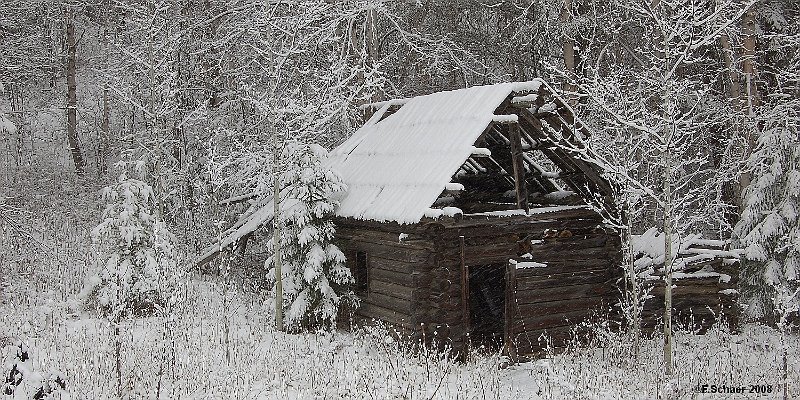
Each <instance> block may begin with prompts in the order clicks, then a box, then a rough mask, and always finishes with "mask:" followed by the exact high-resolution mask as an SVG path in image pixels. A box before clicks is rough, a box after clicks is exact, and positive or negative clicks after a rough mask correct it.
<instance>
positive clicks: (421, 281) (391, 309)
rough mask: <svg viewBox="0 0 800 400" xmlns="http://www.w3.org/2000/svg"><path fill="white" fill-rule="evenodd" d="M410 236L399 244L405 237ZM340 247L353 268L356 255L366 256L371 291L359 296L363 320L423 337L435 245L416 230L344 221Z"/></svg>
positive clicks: (338, 225)
mask: <svg viewBox="0 0 800 400" xmlns="http://www.w3.org/2000/svg"><path fill="white" fill-rule="evenodd" d="M401 233H403V234H406V235H408V237H407V238H404V240H402V241H401V240H400V234H401ZM336 237H337V240H338V245H339V246H340V248H341V249H342V251H343V252H344V253H345V255H346V256H347V258H348V265H352V263H353V261H354V260H355V258H356V257H355V254H356V252H359V251H361V252H365V253H366V254H367V265H368V271H369V272H368V280H369V283H368V291H367V293H365V294H364V295H360V296H359V297H360V298H361V306H360V307H359V309H358V310H357V311H356V315H357V317H359V318H360V319H362V320H367V321H369V320H372V319H375V320H380V321H384V322H387V323H390V324H393V325H395V326H397V327H399V328H402V329H404V330H407V332H408V333H409V334H411V335H412V336H413V337H419V336H420V335H421V327H422V326H423V324H425V323H426V322H428V321H427V320H426V319H425V317H426V315H425V314H424V312H420V310H424V309H425V308H426V304H427V299H428V297H429V294H428V287H427V286H428V285H430V282H431V280H430V274H429V271H430V266H431V265H432V264H433V262H434V252H433V243H432V242H431V241H429V240H427V239H426V237H425V231H424V229H423V228H421V227H420V226H417V225H404V226H401V225H398V224H390V223H385V224H382V223H376V222H367V221H355V220H351V219H339V220H337V221H336Z"/></svg>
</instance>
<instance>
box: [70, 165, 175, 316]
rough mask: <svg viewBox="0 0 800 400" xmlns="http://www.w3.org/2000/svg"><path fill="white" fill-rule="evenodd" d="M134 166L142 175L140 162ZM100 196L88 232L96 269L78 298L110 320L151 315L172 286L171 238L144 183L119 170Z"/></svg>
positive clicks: (160, 304)
mask: <svg viewBox="0 0 800 400" xmlns="http://www.w3.org/2000/svg"><path fill="white" fill-rule="evenodd" d="M121 166H122V167H123V168H124V167H125V164H124V163H123V164H122V165H121ZM136 167H137V168H136V169H138V170H140V171H141V169H142V164H141V163H138V164H136ZM102 195H103V198H104V199H105V201H106V203H107V205H106V208H105V210H104V211H103V214H102V218H103V220H102V222H100V224H99V225H97V227H95V228H94V229H93V230H92V240H93V241H94V242H95V243H96V244H98V245H99V249H100V252H101V256H100V263H101V267H100V269H99V271H98V272H97V273H96V274H95V275H94V276H91V277H90V278H89V279H88V282H87V285H86V287H85V288H84V289H83V291H82V292H81V294H80V295H79V297H80V299H81V300H83V302H84V305H86V306H87V308H90V309H95V308H96V309H97V310H99V311H100V313H101V314H102V315H103V316H105V317H106V318H108V319H109V320H110V321H112V322H119V321H121V320H122V319H124V318H128V317H140V316H148V315H153V314H154V313H156V312H157V311H158V310H160V309H161V308H163V307H164V306H166V305H167V302H168V301H169V299H170V292H171V288H173V287H174V279H173V278H174V277H175V276H176V274H175V273H176V257H175V246H174V243H175V237H174V236H173V235H172V234H171V233H170V232H169V231H168V230H167V227H166V225H165V224H164V222H163V221H162V220H160V218H159V217H158V215H157V212H156V205H155V198H154V195H153V189H152V188H151V187H150V185H148V184H147V183H145V182H144V181H142V180H139V179H133V178H129V177H128V174H127V172H123V173H122V174H121V175H120V177H119V179H118V181H117V182H116V183H115V184H113V185H111V186H107V187H105V188H104V189H103V191H102Z"/></svg>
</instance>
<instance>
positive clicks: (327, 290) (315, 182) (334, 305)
mask: <svg viewBox="0 0 800 400" xmlns="http://www.w3.org/2000/svg"><path fill="white" fill-rule="evenodd" d="M326 157H327V152H326V151H325V149H323V148H322V147H320V146H318V145H313V144H312V145H306V144H299V143H297V142H288V143H287V144H286V146H285V147H284V151H283V157H282V158H283V160H284V161H285V163H284V165H283V168H284V171H283V173H282V174H281V177H280V185H281V187H282V189H281V193H282V196H283V198H282V199H281V202H280V218H279V222H280V225H281V228H280V230H279V232H280V247H281V248H280V254H281V266H282V274H281V275H282V277H283V279H282V282H283V310H284V316H285V317H284V326H285V327H286V328H288V329H289V330H292V331H300V330H306V329H329V328H331V327H333V324H334V323H335V321H336V316H337V314H338V311H339V307H340V306H346V307H355V306H357V305H358V303H357V301H358V299H357V298H356V297H355V295H354V294H353V292H352V291H351V290H350V285H351V284H352V283H353V275H352V274H351V273H350V270H349V269H348V268H347V267H346V266H345V264H344V261H345V257H344V254H343V253H342V252H341V250H339V248H338V247H337V246H336V245H335V244H333V243H332V241H333V237H334V233H335V227H334V225H333V222H332V221H331V217H332V216H333V213H334V211H335V209H336V207H337V206H338V201H337V200H336V199H335V196H336V194H337V193H340V192H343V191H344V190H345V189H346V188H345V185H344V184H343V183H342V182H341V179H340V178H339V176H338V175H337V174H336V173H335V172H333V171H331V170H330V169H328V168H325V167H324V165H323V160H324V159H325V158H326ZM272 243H273V242H272V241H270V245H269V247H270V251H272V252H273V254H274V245H273V244H272ZM265 267H266V268H267V269H268V273H267V279H268V281H269V282H270V284H272V285H273V290H274V284H275V270H274V257H273V256H271V257H269V258H268V259H267V260H266V262H265ZM276 301H277V299H276Z"/></svg>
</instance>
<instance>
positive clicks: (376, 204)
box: [329, 80, 543, 224]
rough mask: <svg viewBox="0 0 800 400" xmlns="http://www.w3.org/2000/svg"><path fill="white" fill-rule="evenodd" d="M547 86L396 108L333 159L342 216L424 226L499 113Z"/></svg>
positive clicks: (455, 94)
mask: <svg viewBox="0 0 800 400" xmlns="http://www.w3.org/2000/svg"><path fill="white" fill-rule="evenodd" d="M542 83H543V82H542V81H541V80H534V81H530V82H516V83H504V84H497V85H490V86H475V87H471V88H466V89H459V90H452V91H447V92H438V93H433V94H429V95H425V96H419V97H414V98H412V99H407V100H405V101H404V102H403V103H402V105H401V106H400V109H399V110H397V111H396V112H394V113H393V114H391V115H389V116H387V117H386V118H383V119H381V118H382V117H383V116H384V115H385V114H386V112H387V111H388V109H389V107H391V106H393V105H394V106H397V104H395V103H392V102H386V103H385V104H382V105H381V106H382V107H381V108H380V109H379V110H378V111H377V112H376V113H375V115H374V116H373V117H372V118H371V119H370V120H369V121H368V122H367V123H366V124H365V125H364V126H363V127H361V129H359V130H358V131H356V133H355V134H354V135H353V136H352V137H350V139H348V140H347V141H345V142H344V143H342V144H341V145H340V146H339V147H337V148H336V149H334V150H333V151H332V152H331V153H330V159H329V165H330V166H331V167H332V168H334V169H335V170H337V171H338V172H339V174H341V177H342V180H343V181H344V183H346V184H347V186H348V191H347V193H346V195H345V196H344V198H342V199H341V203H340V205H339V209H338V212H337V214H338V215H339V216H342V217H352V218H356V219H369V220H375V221H395V222H399V223H405V224H409V223H416V222H419V221H420V220H421V219H422V218H423V217H424V216H425V215H426V212H428V210H429V209H430V207H431V206H432V205H433V203H434V201H436V199H437V197H439V195H440V194H441V193H442V191H443V190H444V189H445V185H447V184H448V183H450V180H451V178H452V176H453V174H455V173H456V171H457V170H458V169H459V167H461V165H463V164H464V162H465V161H466V160H467V158H469V156H470V155H471V154H472V152H473V151H474V147H473V144H474V143H475V141H476V140H477V139H478V138H479V137H480V135H481V133H483V132H484V130H485V129H486V128H487V126H489V124H490V123H492V121H494V120H496V117H495V116H494V111H495V110H496V109H497V108H498V107H499V106H500V105H501V103H502V102H503V101H504V100H505V99H506V98H507V97H508V96H509V95H510V94H512V93H513V92H516V91H537V90H538V89H539V86H541V84H542Z"/></svg>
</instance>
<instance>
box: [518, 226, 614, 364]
mask: <svg viewBox="0 0 800 400" xmlns="http://www.w3.org/2000/svg"><path fill="white" fill-rule="evenodd" d="M530 254H531V255H532V256H533V257H532V259H530V261H535V262H537V263H541V264H544V265H546V266H541V267H529V268H515V270H514V275H515V277H514V280H513V281H512V282H509V284H510V285H511V288H510V292H512V296H511V297H512V299H511V304H509V310H510V311H511V315H509V316H507V319H508V320H509V332H508V335H509V337H510V340H511V345H512V346H513V347H514V348H515V350H516V352H517V353H518V354H527V353H534V352H537V351H540V350H542V349H543V348H545V347H546V346H547V345H548V342H547V341H545V340H544V337H543V335H544V336H546V337H548V338H549V339H550V340H551V342H549V344H551V345H553V346H555V347H560V346H562V345H563V344H564V343H565V342H566V341H567V340H570V338H571V332H570V331H571V329H572V328H573V327H574V326H576V325H577V324H579V323H581V322H583V321H585V320H587V319H591V318H592V317H594V316H596V313H605V314H608V313H609V312H611V310H612V309H614V307H613V305H614V304H616V303H617V302H618V299H619V298H620V297H621V292H620V290H619V288H618V286H617V282H618V280H619V278H621V276H622V272H621V270H620V268H619V262H620V241H619V237H618V236H616V235H613V234H609V233H605V232H603V233H594V234H586V235H580V236H571V237H567V238H559V237H555V238H551V239H545V240H544V242H543V243H541V244H536V245H534V246H533V247H532V249H531V251H530ZM518 260H519V261H522V262H524V261H527V260H525V259H518Z"/></svg>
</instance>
